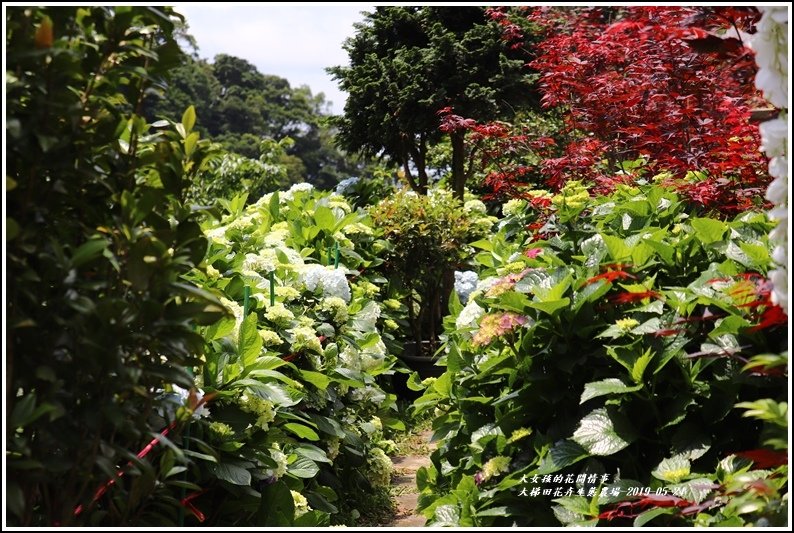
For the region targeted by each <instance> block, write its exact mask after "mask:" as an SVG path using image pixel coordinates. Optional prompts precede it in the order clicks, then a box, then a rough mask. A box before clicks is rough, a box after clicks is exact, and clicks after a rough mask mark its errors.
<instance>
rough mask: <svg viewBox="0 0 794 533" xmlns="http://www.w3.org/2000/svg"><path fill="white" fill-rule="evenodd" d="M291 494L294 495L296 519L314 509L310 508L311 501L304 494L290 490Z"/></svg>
mask: <svg viewBox="0 0 794 533" xmlns="http://www.w3.org/2000/svg"><path fill="white" fill-rule="evenodd" d="M290 494H292V503H293V504H295V518H297V517H299V516H301V515H305V514H306V513H308V512H309V511H311V510H312V508H311V507H309V501H308V500H307V499H306V497H305V496H304V495H303V494H301V493H300V492H297V491H294V490H290Z"/></svg>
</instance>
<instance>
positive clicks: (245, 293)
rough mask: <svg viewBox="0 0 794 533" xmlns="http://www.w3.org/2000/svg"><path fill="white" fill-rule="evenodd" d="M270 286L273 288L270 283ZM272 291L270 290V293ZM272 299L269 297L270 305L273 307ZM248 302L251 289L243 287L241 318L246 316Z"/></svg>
mask: <svg viewBox="0 0 794 533" xmlns="http://www.w3.org/2000/svg"><path fill="white" fill-rule="evenodd" d="M270 286H271V287H273V282H272V281H271V282H270ZM272 290H273V289H272V288H271V291H272ZM272 299H273V298H272V297H271V303H270V305H273V302H272ZM250 300H251V287H249V286H248V285H246V286H245V287H243V318H245V317H247V316H248V304H249V302H250Z"/></svg>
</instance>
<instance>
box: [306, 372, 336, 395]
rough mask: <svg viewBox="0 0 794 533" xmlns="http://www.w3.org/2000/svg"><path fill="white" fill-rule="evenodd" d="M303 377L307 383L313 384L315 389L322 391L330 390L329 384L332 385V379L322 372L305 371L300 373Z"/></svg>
mask: <svg viewBox="0 0 794 533" xmlns="http://www.w3.org/2000/svg"><path fill="white" fill-rule="evenodd" d="M300 373H301V377H302V378H303V379H304V380H306V381H307V382H309V383H311V384H312V385H314V386H315V387H317V388H318V389H320V390H325V389H327V388H328V384H329V383H331V378H329V377H328V376H326V375H325V374H322V373H320V372H315V371H313V370H303V369H301V371H300Z"/></svg>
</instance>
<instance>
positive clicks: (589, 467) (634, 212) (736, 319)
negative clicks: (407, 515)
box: [415, 185, 788, 527]
mask: <svg viewBox="0 0 794 533" xmlns="http://www.w3.org/2000/svg"><path fill="white" fill-rule="evenodd" d="M572 187H576V188H577V189H578V186H575V185H574V186H572ZM571 197H574V198H576V199H577V201H576V202H575V203H576V205H571V204H570V203H569V202H568V199H570V198H571ZM555 198H556V197H555ZM580 200H581V201H580ZM551 205H552V207H550V209H552V210H554V214H555V220H554V229H555V231H554V232H549V233H545V234H544V235H546V238H544V239H540V240H538V239H536V235H535V234H534V233H532V232H531V231H530V232H526V230H525V232H524V234H523V235H522V236H521V237H520V238H519V237H517V235H519V234H517V233H513V234H512V236H511V237H508V234H509V232H510V231H511V228H515V227H516V225H517V222H516V220H511V218H512V219H521V220H526V219H531V218H532V216H533V215H531V214H528V211H529V203H525V204H524V209H525V211H524V212H522V211H521V209H520V207H519V206H511V209H513V208H514V209H513V210H512V215H511V216H509V217H508V219H507V220H506V221H505V223H504V224H502V229H501V230H500V232H499V233H498V234H497V235H496V236H494V237H492V238H489V239H487V240H485V239H484V240H482V241H478V242H475V243H473V246H475V247H476V248H478V249H480V250H481V252H480V253H479V254H478V255H477V256H476V261H477V263H478V264H479V269H478V271H479V280H478V281H477V283H476V289H475V290H474V291H473V292H471V293H470V294H469V297H468V302H467V303H466V305H465V306H463V305H462V303H460V302H459V301H458V299H457V298H456V297H453V301H452V304H451V309H452V314H451V315H450V316H449V317H448V318H447V319H446V320H445V325H446V337H447V343H446V356H445V359H444V364H446V367H447V370H446V372H445V373H444V375H442V376H441V377H440V378H438V379H437V380H435V381H433V382H432V384H430V385H429V387H428V389H427V391H426V392H425V394H424V395H423V396H422V397H421V398H419V399H418V400H417V401H416V403H415V407H416V408H417V409H418V410H419V411H420V412H430V411H432V412H434V413H435V418H434V421H433V430H434V438H435V439H437V440H438V448H437V450H436V451H435V452H434V453H433V454H432V466H431V467H429V468H427V469H423V470H420V471H419V473H418V476H417V481H418V485H419V489H420V490H421V495H420V498H419V508H420V510H421V511H422V512H423V513H424V514H425V516H426V517H427V518H428V520H429V522H428V525H436V526H442V525H443V526H509V525H518V526H544V527H548V526H550V525H552V524H564V525H596V524H598V525H631V524H632V523H633V524H634V525H642V524H644V523H647V522H651V521H653V524H656V525H693V524H695V525H701V526H704V525H709V526H712V525H742V524H756V525H764V524H770V523H772V524H782V523H784V520H785V516H786V505H787V504H786V500H787V496H786V488H785V484H786V481H785V480H786V478H787V471H788V470H787V466H786V465H785V463H786V457H785V455H786V453H785V449H786V445H787V442H786V411H787V404H786V378H785V368H786V362H787V359H786V358H785V357H781V356H777V355H770V354H776V353H779V352H780V351H782V350H784V346H785V341H786V331H785V330H786V328H785V325H786V324H787V320H786V317H785V315H784V314H783V313H782V310H781V309H780V307H779V306H777V305H776V304H774V303H773V302H772V300H771V295H770V287H769V284H768V283H767V282H766V279H765V276H766V274H767V273H768V271H769V269H771V268H773V267H774V265H773V263H772V261H771V257H770V255H771V249H772V245H771V244H770V242H769V239H768V233H769V230H770V229H771V228H772V226H773V224H772V223H771V222H770V221H769V220H768V219H767V217H766V215H765V214H764V213H763V212H747V213H744V214H742V215H740V216H738V217H737V218H736V219H735V220H733V221H730V222H725V221H722V220H719V219H717V218H710V217H706V216H703V217H696V216H691V215H690V214H689V209H690V206H688V205H687V204H686V203H685V202H683V201H682V200H681V198H679V197H678V196H677V195H676V194H675V193H673V192H671V191H669V190H666V189H664V188H662V187H660V186H655V185H644V186H637V187H628V186H619V187H618V188H617V189H616V191H615V192H614V193H613V194H612V195H611V196H607V197H598V198H590V196H589V195H588V194H587V191H586V189H585V190H584V193H582V191H579V190H576V191H573V194H565V201H563V200H562V199H560V200H559V201H556V202H553V203H552V204H551ZM566 210H575V211H576V212H577V216H576V217H563V216H560V215H561V213H560V212H561V211H565V213H571V211H566ZM565 213H562V214H565ZM563 218H565V220H567V222H563V221H562V220H563ZM527 252H531V253H527ZM759 397H760V398H764V397H766V398H767V399H765V400H758V398H759Z"/></svg>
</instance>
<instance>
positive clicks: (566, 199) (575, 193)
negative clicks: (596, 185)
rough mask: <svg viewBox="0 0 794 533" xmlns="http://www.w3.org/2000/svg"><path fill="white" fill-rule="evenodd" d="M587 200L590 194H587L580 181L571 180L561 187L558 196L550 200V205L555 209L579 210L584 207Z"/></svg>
mask: <svg viewBox="0 0 794 533" xmlns="http://www.w3.org/2000/svg"><path fill="white" fill-rule="evenodd" d="M589 200H590V193H588V192H587V187H585V186H584V185H583V184H582V182H581V181H578V180H571V181H569V182H568V183H566V184H565V186H563V188H562V189H561V190H560V192H559V194H556V195H555V196H554V198H552V199H551V203H552V204H553V205H554V206H556V207H557V209H563V208H570V209H579V208H581V207H584V206H585V205H586V204H587V202H588V201H589Z"/></svg>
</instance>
